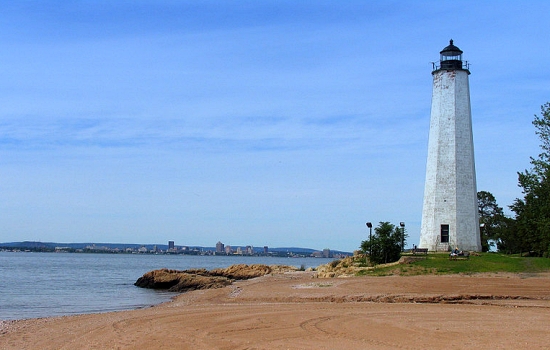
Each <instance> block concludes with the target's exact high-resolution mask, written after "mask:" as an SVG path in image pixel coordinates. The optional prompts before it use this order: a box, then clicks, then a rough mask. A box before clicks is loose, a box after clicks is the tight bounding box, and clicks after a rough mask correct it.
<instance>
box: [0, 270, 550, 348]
mask: <svg viewBox="0 0 550 350" xmlns="http://www.w3.org/2000/svg"><path fill="white" fill-rule="evenodd" d="M453 346H458V347H460V348H479V349H485V348H492V349H518V348H527V347H528V348H530V349H548V348H549V346H550V275H533V276H520V275H511V274H507V275H493V276H489V275H474V276H416V277H357V278H347V279H312V278H311V275H309V274H307V273H303V272H302V273H291V274H284V275H273V276H265V277H261V278H257V279H254V280H249V281H245V282H237V283H235V284H234V285H232V286H229V287H226V288H223V289H217V290H207V291H195V292H191V293H186V294H182V295H180V296H179V297H178V298H177V299H176V300H174V301H173V302H171V303H167V304H164V305H161V306H157V307H151V308H146V309H141V310H135V311H123V312H115V313H106V314H94V315H80V316H71V317H60V318H45V319H36V320H24V321H17V322H2V323H1V324H0V349H76V348H78V349H136V348H139V349H365V348H367V349H449V348H450V347H453Z"/></svg>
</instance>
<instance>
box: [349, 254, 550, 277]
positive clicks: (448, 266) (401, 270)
mask: <svg viewBox="0 0 550 350" xmlns="http://www.w3.org/2000/svg"><path fill="white" fill-rule="evenodd" d="M482 272H485V273H504V272H511V273H539V272H550V259H548V258H532V257H520V256H518V255H504V254H497V253H482V254H479V255H471V256H470V259H468V260H449V254H447V253H435V254H428V256H427V257H426V259H424V260H419V261H416V262H414V263H411V264H403V265H395V266H387V267H385V266H379V267H375V268H374V269H372V270H362V271H360V273H359V274H358V275H367V276H390V275H403V276H415V275H429V274H473V273H482Z"/></svg>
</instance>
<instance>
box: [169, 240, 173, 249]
mask: <svg viewBox="0 0 550 350" xmlns="http://www.w3.org/2000/svg"><path fill="white" fill-rule="evenodd" d="M168 249H172V250H173V249H174V241H168Z"/></svg>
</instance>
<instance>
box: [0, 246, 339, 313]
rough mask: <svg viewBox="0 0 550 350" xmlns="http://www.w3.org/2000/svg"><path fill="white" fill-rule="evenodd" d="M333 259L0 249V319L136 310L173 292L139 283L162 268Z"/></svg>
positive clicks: (311, 263)
mask: <svg viewBox="0 0 550 350" xmlns="http://www.w3.org/2000/svg"><path fill="white" fill-rule="evenodd" d="M330 261H332V259H322V258H317V259H314V258H270V257H247V256H242V257H233V256H195V255H138V254H71V253H23V252H21V253H10V252H0V320H12V319H23V318H37V317H48V316H61V315H70V314H82V313H95V312H107V311H115V310H126V309H136V308H140V307H146V306H150V305H154V304H158V303H161V302H165V301H168V300H170V298H171V297H173V296H174V295H176V294H174V293H168V292H159V291H154V290H150V289H143V288H138V287H135V286H134V282H135V281H136V280H137V279H138V278H139V277H141V276H142V275H143V274H144V273H146V272H148V271H150V270H155V269H161V268H170V269H178V270H184V269H190V268H206V269H208V270H210V269H214V268H219V267H221V268H223V267H228V266H230V265H233V264H241V263H243V264H266V265H273V264H278V265H279V264H280V265H292V266H296V267H300V266H301V265H304V266H305V267H306V268H307V267H317V266H319V265H321V264H326V263H328V262H330Z"/></svg>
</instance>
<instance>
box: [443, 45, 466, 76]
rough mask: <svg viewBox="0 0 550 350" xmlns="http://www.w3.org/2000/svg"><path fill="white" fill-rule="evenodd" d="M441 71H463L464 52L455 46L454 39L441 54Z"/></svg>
mask: <svg viewBox="0 0 550 350" xmlns="http://www.w3.org/2000/svg"><path fill="white" fill-rule="evenodd" d="M440 54H441V55H440V62H439V63H440V67H439V69H463V68H462V50H461V49H459V48H458V47H456V46H454V45H453V39H451V40H450V43H449V46H447V47H446V48H444V49H443V50H441V52H440Z"/></svg>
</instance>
